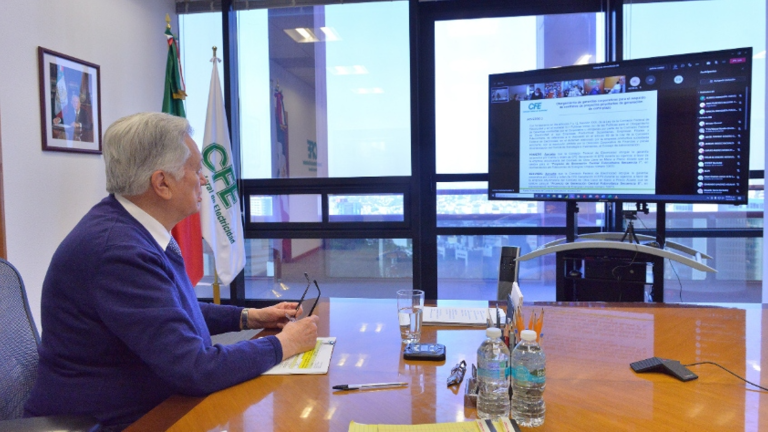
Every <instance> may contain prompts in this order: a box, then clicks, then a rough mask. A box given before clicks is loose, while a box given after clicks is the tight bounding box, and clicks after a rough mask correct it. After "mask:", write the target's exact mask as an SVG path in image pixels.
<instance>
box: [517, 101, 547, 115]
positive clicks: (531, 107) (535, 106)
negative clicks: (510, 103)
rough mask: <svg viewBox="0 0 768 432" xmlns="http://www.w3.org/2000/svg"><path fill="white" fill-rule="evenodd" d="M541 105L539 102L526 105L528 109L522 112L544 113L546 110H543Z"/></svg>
mask: <svg viewBox="0 0 768 432" xmlns="http://www.w3.org/2000/svg"><path fill="white" fill-rule="evenodd" d="M542 105H544V104H543V103H541V102H530V103H529V104H528V109H527V110H523V112H524V113H531V112H546V111H547V109H546V108H543V107H542Z"/></svg>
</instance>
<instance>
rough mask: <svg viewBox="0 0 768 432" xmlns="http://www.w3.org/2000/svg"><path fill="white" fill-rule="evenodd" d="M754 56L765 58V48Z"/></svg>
mask: <svg viewBox="0 0 768 432" xmlns="http://www.w3.org/2000/svg"><path fill="white" fill-rule="evenodd" d="M752 58H756V59H764V58H765V50H762V51H760V52H759V53H757V54H755V55H754V56H752Z"/></svg>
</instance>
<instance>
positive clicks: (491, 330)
mask: <svg viewBox="0 0 768 432" xmlns="http://www.w3.org/2000/svg"><path fill="white" fill-rule="evenodd" d="M485 335H486V336H488V337H489V338H491V339H498V338H500V337H501V329H500V328H496V327H488V328H487V329H486V330H485Z"/></svg>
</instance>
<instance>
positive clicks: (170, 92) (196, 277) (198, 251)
mask: <svg viewBox="0 0 768 432" xmlns="http://www.w3.org/2000/svg"><path fill="white" fill-rule="evenodd" d="M165 37H166V39H167V41H168V61H167V62H166V64H165V94H164V95H163V112H164V113H168V114H173V115H175V116H179V117H186V116H187V115H186V112H185V111H184V99H185V98H186V97H187V93H186V92H185V87H184V78H183V77H182V74H181V63H180V62H179V45H178V41H177V40H176V38H175V37H174V36H173V33H171V25H170V24H168V26H167V28H166V29H165ZM171 234H172V235H173V237H174V238H175V239H176V242H177V243H178V244H179V248H180V249H181V256H183V257H184V266H185V267H186V270H187V276H189V281H190V282H192V286H195V285H197V283H198V282H200V279H202V278H203V241H202V238H203V235H202V233H201V231H200V215H199V214H198V213H195V214H193V215H192V216H189V217H187V218H186V219H184V220H183V221H181V222H179V223H178V224H176V226H175V227H173V229H172V230H171Z"/></svg>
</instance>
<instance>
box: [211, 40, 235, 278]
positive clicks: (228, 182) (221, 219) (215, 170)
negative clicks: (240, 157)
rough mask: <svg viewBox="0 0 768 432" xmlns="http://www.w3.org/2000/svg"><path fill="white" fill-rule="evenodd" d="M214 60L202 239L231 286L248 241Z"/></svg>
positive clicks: (214, 61) (220, 276) (217, 60)
mask: <svg viewBox="0 0 768 432" xmlns="http://www.w3.org/2000/svg"><path fill="white" fill-rule="evenodd" d="M211 61H212V62H213V72H212V74H211V87H210V89H209V91H208V114H207V116H206V119H205V136H204V137H203V175H204V176H205V179H206V180H207V181H208V183H207V184H206V185H205V189H206V190H207V191H208V194H209V197H208V198H206V197H205V195H204V196H203V203H202V206H201V209H200V222H201V224H202V227H203V238H204V239H205V241H206V242H208V246H210V247H211V249H212V250H213V255H214V258H215V260H214V261H215V264H216V272H217V274H218V275H219V279H220V280H221V283H223V284H228V283H230V282H232V280H233V279H234V278H235V276H237V274H238V273H240V270H242V269H243V267H244V266H245V242H244V240H243V221H242V216H241V215H242V213H241V212H240V202H239V200H240V195H239V194H238V192H237V182H236V181H235V180H236V178H237V177H236V176H235V171H234V169H233V165H232V162H233V160H232V151H231V150H230V143H229V131H228V130H227V115H226V113H225V112H224V98H223V97H222V94H221V83H220V81H219V69H218V65H217V63H218V62H219V61H220V60H219V59H218V58H216V54H214V56H213V58H212V59H211Z"/></svg>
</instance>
